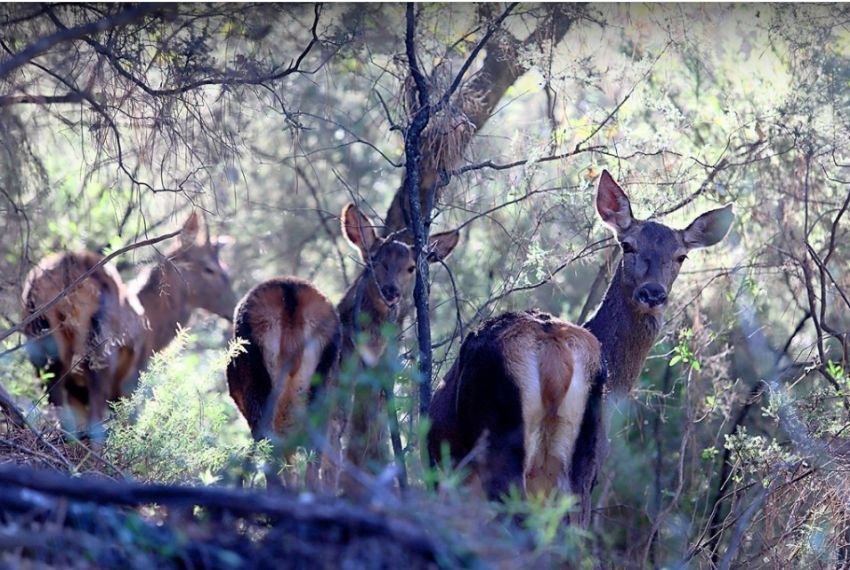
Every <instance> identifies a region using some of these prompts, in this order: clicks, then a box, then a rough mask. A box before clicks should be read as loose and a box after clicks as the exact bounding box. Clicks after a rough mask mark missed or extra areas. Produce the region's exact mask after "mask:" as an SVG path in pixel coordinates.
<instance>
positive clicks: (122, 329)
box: [23, 251, 143, 367]
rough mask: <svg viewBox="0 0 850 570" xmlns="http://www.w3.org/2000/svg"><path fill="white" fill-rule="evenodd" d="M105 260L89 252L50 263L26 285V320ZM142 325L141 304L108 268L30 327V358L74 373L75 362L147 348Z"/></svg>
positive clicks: (36, 271)
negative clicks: (57, 364) (48, 360)
mask: <svg viewBox="0 0 850 570" xmlns="http://www.w3.org/2000/svg"><path fill="white" fill-rule="evenodd" d="M101 259H102V256H100V255H98V254H96V253H93V252H89V251H84V252H76V253H61V254H55V255H51V256H48V257H46V258H44V259H43V260H42V261H41V262H40V263H39V264H38V265H37V266H36V267H35V268H33V269H32V270H31V271H30V272H29V274H28V275H27V278H26V281H25V283H24V292H23V305H24V306H23V317H24V318H26V317H29V316H30V315H31V314H32V313H33V312H34V311H35V310H36V309H37V308H38V307H40V306H41V305H43V304H45V303H47V302H49V301H51V300H52V299H53V298H54V297H56V296H57V295H59V294H60V293H61V292H62V291H63V290H64V289H65V288H67V287H68V286H69V285H71V284H72V283H73V282H74V281H75V280H77V279H78V278H79V277H80V276H82V275H83V274H84V273H85V272H87V271H89V270H90V269H91V268H92V267H94V266H95V265H96V264H97V263H98V262H100V261H101ZM142 319H143V309H142V308H141V306H140V305H139V303H138V301H137V300H136V298H135V297H133V296H132V295H131V294H129V293H128V292H127V289H126V287H125V285H124V283H123V281H122V280H121V277H120V275H119V274H118V272H117V271H115V269H114V268H113V267H112V266H110V265H108V264H106V265H103V266H101V267H98V268H97V269H96V270H95V271H94V272H93V273H92V274H91V275H89V276H88V277H86V278H85V279H84V280H83V281H82V282H81V283H80V284H79V285H78V286H77V287H75V288H74V289H72V290H71V291H69V292H68V293H67V294H66V295H65V296H64V297H63V298H62V299H61V300H60V301H59V302H58V303H56V304H55V305H53V306H52V307H51V308H50V309H48V310H47V311H46V312H45V313H44V314H43V315H41V316H40V317H39V318H37V319H36V320H34V321H33V322H32V323H30V324H29V325H28V326H27V328H26V330H25V334H26V336H27V337H28V338H29V339H30V341H29V344H30V346H28V348H29V350H28V352H29V353H30V357H31V359H33V360H34V362H35V363H36V364H37V365H38V364H39V363H38V362H36V360H37V359H38V358H39V357H42V358H46V357H50V358H53V359H58V360H59V361H61V362H62V364H63V366H65V367H69V366H71V365H72V364H73V360H74V359H80V358H95V359H96V358H97V355H101V356H103V355H107V354H113V353H115V352H116V351H117V350H119V349H120V348H121V347H131V348H132V349H133V350H135V349H136V348H137V345H138V346H139V347H140V346H141V343H142V342H143V321H142ZM33 345H34V346H33ZM95 365H96V363H95Z"/></svg>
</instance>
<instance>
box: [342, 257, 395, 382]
mask: <svg viewBox="0 0 850 570" xmlns="http://www.w3.org/2000/svg"><path fill="white" fill-rule="evenodd" d="M374 289H375V286H374V285H373V284H372V283H371V277H370V275H369V272H368V271H364V272H363V273H361V274H360V275H359V276H358V277H357V279H356V280H355V281H354V283H352V284H351V287H349V288H348V291H346V292H345V296H344V297H343V298H342V300H341V301H340V302H339V305H337V311H338V312H339V320H340V324H341V325H342V350H341V353H340V361H342V362H344V361H345V360H346V359H347V358H348V357H350V356H351V354H352V353H353V352H354V351H355V348H356V345H357V338H356V337H357V335H358V334H361V333H362V334H365V336H366V338H365V346H362V347H361V351H360V356H361V360H363V361H364V362H365V363H366V364H367V365H370V366H372V365H374V364H375V363H376V362H377V360H378V359H379V358H380V357H381V355H382V354H383V353H384V350H385V349H386V347H387V341H386V339H385V338H384V335H382V334H381V327H382V326H383V325H384V323H386V322H388V321H391V320H393V319H394V315H393V310H391V309H390V308H389V307H387V306H386V305H385V304H384V303H383V302H381V301H380V300H376V297H377V296H378V295H377V293H376V291H375V290H374Z"/></svg>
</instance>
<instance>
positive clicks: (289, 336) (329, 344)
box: [226, 276, 342, 489]
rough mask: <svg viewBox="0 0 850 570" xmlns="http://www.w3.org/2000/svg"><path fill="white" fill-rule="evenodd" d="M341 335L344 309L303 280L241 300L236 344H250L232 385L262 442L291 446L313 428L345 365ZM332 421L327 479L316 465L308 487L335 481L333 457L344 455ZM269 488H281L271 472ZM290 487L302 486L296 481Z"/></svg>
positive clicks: (267, 286)
mask: <svg viewBox="0 0 850 570" xmlns="http://www.w3.org/2000/svg"><path fill="white" fill-rule="evenodd" d="M341 334H342V333H341V330H340V324H339V317H338V316H337V313H336V308H335V307H334V306H333V304H331V302H330V301H329V300H328V298H327V297H325V296H324V295H323V294H322V293H321V292H320V291H319V290H318V289H316V287H315V286H314V285H313V284H312V283H310V282H308V281H304V280H302V279H298V278H297V277H290V276H281V277H275V278H272V279H269V280H267V281H263V282H262V283H260V284H258V285H256V286H255V287H253V288H252V289H251V290H250V291H248V293H247V294H246V295H245V296H244V297H243V298H242V300H241V301H239V304H238V305H237V307H236V312H235V315H234V329H233V336H234V339H237V338H238V339H243V340H244V341H247V345H246V346H245V351H244V352H242V353H240V354H237V355H236V357H235V358H233V359H232V360H231V361H230V363H229V364H228V366H227V371H226V375H227V386H228V391H229V393H230V396H231V398H232V399H233V401H234V402H235V403H236V407H237V408H238V409H239V411H240V412H241V413H242V416H243V417H244V418H245V420H246V421H247V422H248V426H249V427H250V429H251V435H252V437H253V438H254V440H256V441H260V440H262V439H264V438H267V439H271V440H277V439H278V438H280V439H281V440H283V441H284V444H286V451H285V452H284V453H285V455H286V460H287V463H289V464H292V458H293V456H294V453H295V449H294V447H293V446H292V445H291V444H292V442H294V441H295V437H296V436H297V435H299V434H302V428H303V427H304V426H307V425H309V420H310V418H309V416H308V415H307V414H308V412H311V411H313V409H315V407H317V405H318V402H319V396H320V395H327V393H328V391H329V390H330V388H331V384H330V383H331V382H332V381H333V380H334V377H335V371H336V369H337V366H338V362H339V352H340V343H341ZM334 419H335V420H336V423H334V422H333V421H331V422H329V426H328V430H329V431H328V434H327V446H328V449H326V450H324V451H323V453H322V460H321V464H322V465H321V473H320V472H319V470H318V468H317V466H316V465H315V463H314V462H311V463H310V464H308V470H307V485H308V487H309V488H311V489H316V488H318V485H319V479H320V477H321V479H322V482H323V483H325V484H327V481H328V479H329V478H331V477H332V475H331V473H333V472H334V471H333V467H334V466H333V464H332V463H330V462H329V461H331V460H332V459H331V457H334V456H336V455H338V454H339V450H338V448H339V439H340V426H339V423H338V420H337V419H336V418H335V417H334ZM266 480H267V485H268V486H269V487H270V488H271V487H276V486H278V482H277V479H276V478H275V477H274V476H272V474H270V473H266ZM289 484H290V486H292V485H293V484H294V483H293V482H292V481H290V482H289Z"/></svg>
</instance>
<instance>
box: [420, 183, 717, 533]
mask: <svg viewBox="0 0 850 570" xmlns="http://www.w3.org/2000/svg"><path fill="white" fill-rule="evenodd" d="M596 209H597V212H598V213H599V216H600V218H601V219H602V221H603V222H605V224H606V225H608V226H609V227H610V228H611V229H612V230H613V232H614V235H615V237H616V239H617V241H618V243H619V245H620V248H621V251H622V258H621V259H620V262H619V266H618V268H617V271H616V273H615V275H614V277H613V279H612V281H611V283H610V285H609V287H608V290H607V292H606V294H605V297H604V300H603V301H602V303H601V305H600V306H599V308H598V309H597V311H596V314H595V315H594V316H593V317H591V318H590V320H589V321H588V322H587V323H585V325H584V326H583V327H579V326H576V325H574V324H571V323H569V322H567V321H564V320H562V319H559V318H557V317H555V316H552V315H549V314H546V313H541V312H539V311H526V312H510V313H505V314H503V315H500V316H498V317H495V318H493V319H490V320H488V321H486V322H485V323H483V324H482V326H481V327H480V328H479V329H478V330H477V331H476V332H473V333H471V334H469V335H468V336H467V337H466V339H464V341H463V343H462V345H461V348H460V354H459V356H458V359H457V361H456V362H455V363H454V365H453V366H452V368H451V369H450V370H449V372H448V373H447V375H446V377H445V378H444V380H443V382H442V383H441V385H440V386H439V387H438V389H437V391H436V392H435V394H434V399H433V401H432V404H431V408H430V410H429V416H430V419H431V431H430V433H429V435H428V445H429V453H430V457H431V462H432V464H437V463H438V462H439V461H440V459H441V454H442V452H443V449H444V447H445V446H446V445H447V446H448V451H449V454H450V459H451V460H452V462H454V463H457V462H459V461H460V460H461V459H463V458H464V457H466V456H467V455H468V454H470V453H471V452H472V451H473V449H474V448H475V446H476V445H477V444H479V440H480V439H481V438H482V437H484V438H485V439H484V441H483V444H484V445H483V451H482V456H481V457H480V458H479V459H477V460H475V461H474V462H473V463H474V472H473V474H472V475H473V476H477V478H478V479H479V480H480V482H481V484H482V485H483V488H484V491H485V492H486V494H487V496H488V498H490V499H491V500H496V499H499V498H500V497H501V496H503V495H504V493H506V492H507V491H508V489H509V487H510V486H512V485H514V486H516V487H518V488H519V489H520V490H521V491H523V492H525V493H527V494H534V493H550V492H552V491H558V492H572V493H575V494H577V495H578V496H579V499H580V508H581V510H580V512H579V514H578V517H577V518H578V522H579V523H580V524H583V525H586V524H587V523H588V522H589V517H590V493H591V491H592V488H593V485H594V484H595V479H596V474H597V470H598V466H599V463H600V461H601V459H602V456H603V455H604V453H605V450H606V445H607V439H606V434H605V433H604V431H605V427H604V419H603V417H602V402H603V388H605V387H606V385H607V387H608V388H609V389H610V390H614V391H617V392H620V393H624V392H628V391H629V390H630V389H631V387H632V385H633V384H634V382H635V380H636V378H637V376H638V374H639V373H640V369H641V367H642V366H643V362H644V361H645V360H646V357H647V354H648V353H649V350H650V349H651V348H652V345H653V343H654V342H655V338H656V336H657V334H658V332H659V330H660V329H661V323H662V316H663V313H664V309H665V307H666V305H667V300H668V298H669V294H670V291H671V288H672V286H673V282H674V281H675V280H676V277H677V275H678V273H679V269H680V268H681V266H682V264H683V263H684V262H685V259H686V257H687V253H688V251H690V250H692V249H695V248H702V247H708V246H711V245H714V244H716V243H717V242H719V241H720V240H722V239H723V237H724V236H725V235H726V233H727V231H728V230H729V227H730V226H731V223H732V220H733V217H734V216H733V213H732V209H731V205H727V206H726V207H724V208H720V209H716V210H712V211H710V212H707V213H705V214H702V215H701V216H699V217H698V218H696V219H695V220H694V221H693V222H692V223H691V224H690V225H689V226H688V227H687V228H685V229H683V230H676V229H671V228H669V227H668V226H666V225H664V224H661V223H658V222H655V221H651V220H638V219H636V218H634V216H633V215H632V210H631V205H630V203H629V199H628V197H627V196H626V194H625V192H623V190H622V189H621V188H620V186H619V185H617V183H616V182H615V181H614V179H613V178H612V177H611V175H610V174H609V173H608V172H607V171H604V172H603V173H602V177H601V180H600V182H599V188H598V192H597V196H596Z"/></svg>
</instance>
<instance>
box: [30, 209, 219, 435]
mask: <svg viewBox="0 0 850 570" xmlns="http://www.w3.org/2000/svg"><path fill="white" fill-rule="evenodd" d="M201 223H202V222H201V220H200V219H199V216H198V215H197V213H194V212H193V213H192V214H191V215H190V216H189V218H188V219H187V220H186V222H185V223H184V225H183V228H182V231H181V233H180V243H179V244H178V245H176V246H175V247H174V248H172V249H171V250H169V252H168V253H167V254H166V255H165V259H164V260H163V261H162V262H161V263H158V264H156V265H155V266H153V267H146V268H145V269H143V270H142V273H141V274H140V275H139V277H138V278H137V279H136V280H135V281H134V282H133V283H132V284H131V285H130V286H127V285H126V284H125V283H124V281H123V280H122V279H121V276H120V275H119V274H118V272H117V271H116V270H115V268H114V267H112V266H111V265H110V264H104V265H102V266H100V267H98V268H97V269H96V270H95V271H94V272H93V273H92V274H91V275H89V276H88V277H87V278H86V279H84V280H83V281H82V282H81V283H80V284H79V285H78V286H77V287H75V288H74V289H72V290H70V291H67V293H66V294H65V296H64V297H63V298H62V300H61V301H59V303H57V304H56V305H54V306H53V307H51V308H50V309H49V310H47V311H46V312H45V313H44V314H43V315H41V317H39V318H38V319H36V320H34V321H33V322H32V323H31V324H30V325H29V326H28V327H27V329H26V330H25V335H26V336H27V342H26V350H27V354H28V356H29V358H30V361H31V362H32V363H33V365H34V366H35V367H36V369H37V370H40V371H44V372H48V373H50V374H51V376H52V378H51V380H50V384H49V386H48V391H49V392H48V393H49V398H50V401H51V403H53V404H54V405H58V406H63V407H67V408H70V410H71V412H72V413H73V416H74V421H75V424H76V429H77V430H78V431H80V432H89V435H93V436H95V437H96V438H99V435H98V434H99V432H100V429H101V423H102V421H103V419H104V416H105V413H106V404H107V401H110V400H116V399H118V398H120V397H121V396H126V395H129V394H130V393H131V392H132V391H133V389H134V388H135V386H136V382H137V380H138V377H139V373H140V372H141V371H142V370H143V369H144V367H145V365H146V363H147V361H148V359H149V358H150V356H151V354H153V353H154V352H156V351H158V350H161V349H162V348H164V347H165V346H166V345H167V344H168V343H169V342H170V341H171V340H172V339H173V338H174V336H175V335H176V334H177V328H178V327H179V326H181V325H184V324H186V322H187V321H188V320H189V317H190V315H191V313H192V310H193V309H195V308H202V309H206V310H208V311H210V312H212V313H215V314H217V315H219V316H222V317H224V318H227V319H228V320H229V319H230V318H231V316H232V310H233V306H234V305H235V297H234V294H233V291H232V289H231V286H230V278H229V277H228V274H227V271H226V270H225V269H224V267H223V266H222V265H221V263H220V261H219V257H218V251H219V248H220V246H221V245H222V243H223V242H218V241H215V242H213V241H211V240H210V237H209V232H208V230H207V231H206V232H205V237H203V238H202V237H201V236H200V226H201ZM102 259H103V257H102V256H100V255H99V254H96V253H93V252H90V251H83V252H67V253H60V254H55V255H51V256H48V257H46V258H44V259H43V260H42V261H41V262H40V263H39V264H38V265H37V266H36V267H34V268H33V269H32V270H31V271H30V272H29V274H28V275H27V278H26V281H25V283H24V289H23V296H22V300H23V311H22V313H23V318H27V317H28V316H29V315H31V314H33V312H35V311H36V310H37V308H38V307H40V306H41V305H43V304H45V303H47V302H49V301H50V300H52V299H53V298H54V297H56V296H57V295H59V294H60V293H61V292H62V291H63V290H64V289H65V288H67V287H68V286H69V285H70V284H71V283H73V282H74V281H75V280H76V279H78V278H79V277H80V276H81V275H83V274H84V273H86V272H87V271H89V270H90V269H92V268H93V267H94V266H95V265H97V264H98V263H99V262H100V261H101V260H102Z"/></svg>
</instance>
